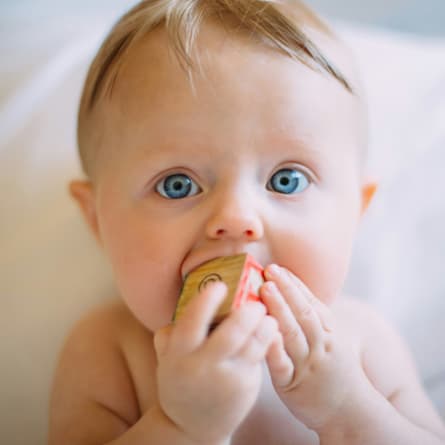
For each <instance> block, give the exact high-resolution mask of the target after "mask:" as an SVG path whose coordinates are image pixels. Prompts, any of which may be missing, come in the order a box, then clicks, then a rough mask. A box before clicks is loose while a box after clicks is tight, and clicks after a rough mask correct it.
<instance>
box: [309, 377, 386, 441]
mask: <svg viewBox="0 0 445 445" xmlns="http://www.w3.org/2000/svg"><path fill="white" fill-rule="evenodd" d="M382 402H383V403H385V404H387V403H388V402H387V401H386V399H384V398H383V396H382V395H381V394H380V393H378V392H377V390H376V389H375V388H374V387H373V386H372V385H371V383H370V382H369V381H368V380H367V379H366V381H365V382H362V384H361V385H358V386H357V387H356V388H355V389H354V390H351V392H350V393H349V397H347V398H345V400H344V401H343V403H342V404H341V405H340V406H339V408H338V410H337V411H336V412H335V413H334V414H333V415H332V416H331V417H330V418H329V419H327V420H326V422H324V423H323V424H322V425H319V426H318V427H317V428H314V431H315V432H316V433H317V434H318V436H319V438H320V444H332V445H333V444H337V443H338V444H344V443H360V437H362V434H363V432H364V431H365V430H366V429H367V428H369V427H372V426H371V425H374V427H375V426H376V425H375V421H374V420H375V419H374V414H375V413H376V412H378V410H379V407H381V404H382ZM373 419H374V420H373Z"/></svg>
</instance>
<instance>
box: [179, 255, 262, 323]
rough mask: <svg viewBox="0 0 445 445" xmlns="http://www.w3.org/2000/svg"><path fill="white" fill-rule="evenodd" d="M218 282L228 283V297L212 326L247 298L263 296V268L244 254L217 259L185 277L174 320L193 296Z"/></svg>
mask: <svg viewBox="0 0 445 445" xmlns="http://www.w3.org/2000/svg"><path fill="white" fill-rule="evenodd" d="M215 281H224V283H225V284H226V285H227V296H226V299H225V300H224V302H223V303H222V304H221V307H220V308H219V311H218V313H217V314H216V316H215V318H214V320H213V325H216V324H218V323H219V322H221V321H222V320H223V318H224V317H226V316H227V315H228V314H229V313H230V311H231V310H232V309H235V308H238V307H239V306H241V305H242V304H243V303H245V302H246V301H248V300H254V301H258V300H259V299H260V298H259V290H260V287H261V285H262V284H263V283H264V278H263V268H262V267H261V266H260V265H259V264H258V263H257V262H256V261H255V260H254V259H253V258H252V257H251V256H250V255H248V254H245V253H243V254H240V255H233V256H227V257H219V258H215V259H213V260H211V261H208V262H207V263H204V264H202V265H201V266H199V267H198V268H196V269H194V270H193V271H191V272H190V273H189V274H188V275H187V276H186V278H185V281H184V285H183V287H182V291H181V295H180V297H179V300H178V304H177V306H176V312H175V315H174V320H177V319H178V318H180V317H181V315H182V313H183V311H184V308H185V307H186V306H187V304H188V303H189V301H190V300H191V299H192V298H193V297H195V296H196V295H197V294H198V293H199V292H200V291H201V290H203V289H204V288H205V287H206V286H207V285H208V284H209V283H212V282H215ZM213 325H212V326H213Z"/></svg>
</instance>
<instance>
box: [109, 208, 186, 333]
mask: <svg viewBox="0 0 445 445" xmlns="http://www.w3.org/2000/svg"><path fill="white" fill-rule="evenodd" d="M109 221H113V223H112V224H111V223H109V224H107V225H106V226H105V227H103V230H102V234H103V241H104V248H105V250H106V253H107V255H108V257H109V259H110V261H111V265H112V268H113V272H114V277H115V280H116V285H117V287H118V289H119V291H120V293H121V297H122V298H123V300H124V301H125V303H126V304H127V306H128V307H129V308H130V310H131V311H132V312H133V314H134V315H135V317H136V318H138V319H139V320H140V321H141V323H142V324H143V325H144V326H146V327H147V328H148V329H150V330H156V329H158V328H160V327H162V326H165V325H166V324H168V323H169V322H170V321H171V319H172V316H173V313H174V310H175V307H176V302H177V299H178V295H179V293H180V289H181V286H182V280H181V275H180V268H181V261H182V258H183V256H184V252H183V251H182V250H181V249H180V246H183V245H184V243H180V242H177V240H175V237H174V235H172V233H171V232H170V231H169V230H167V228H164V230H163V228H162V227H159V226H158V225H157V226H156V227H155V226H153V225H152V224H149V223H147V222H146V221H144V224H141V223H139V222H138V221H137V220H135V219H130V218H124V217H122V215H121V216H120V217H119V218H109Z"/></svg>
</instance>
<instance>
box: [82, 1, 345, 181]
mask: <svg viewBox="0 0 445 445" xmlns="http://www.w3.org/2000/svg"><path fill="white" fill-rule="evenodd" d="M209 19H213V20H214V21H215V20H216V23H219V24H221V25H231V27H232V28H235V29H236V30H237V31H241V32H244V33H245V34H248V35H250V36H251V37H253V38H256V39H257V40H259V41H260V42H262V43H263V44H266V45H269V46H271V47H273V48H276V49H277V51H280V52H282V53H283V54H285V55H287V56H288V57H290V58H292V59H294V60H296V61H299V62H301V63H303V64H305V65H307V66H308V67H310V68H312V69H314V70H318V71H322V72H325V73H327V74H328V75H331V76H333V77H334V78H335V79H336V80H337V81H338V82H340V83H341V84H342V85H343V86H344V87H345V88H346V89H347V90H348V91H350V92H351V93H352V87H351V85H350V84H349V83H348V81H347V80H346V79H345V77H344V76H343V75H342V73H340V71H339V70H338V69H337V68H336V67H335V66H334V65H333V64H332V63H331V62H330V61H329V60H328V59H327V58H326V57H325V56H324V55H323V54H322V53H321V51H320V50H319V49H318V47H317V46H316V45H315V44H314V42H313V41H312V40H311V39H310V38H309V36H308V35H307V34H306V33H305V32H304V31H303V26H304V25H308V26H309V27H312V28H314V29H317V30H319V31H321V32H322V33H324V34H326V35H328V36H331V37H332V32H331V31H330V29H329V28H328V27H327V26H326V25H325V24H324V23H323V22H322V21H321V20H320V18H318V17H317V16H316V15H315V14H314V13H313V12H312V11H311V10H310V9H309V8H308V7H307V6H305V5H304V4H303V3H302V2H301V1H299V0H281V1H280V0H143V1H140V2H139V3H138V4H137V5H136V6H134V7H133V8H132V9H131V10H130V11H129V12H127V13H126V14H125V15H124V16H123V17H122V18H121V19H120V20H119V21H118V22H117V23H116V24H115V25H114V27H113V28H112V30H111V31H110V33H109V35H108V36H107V38H106V39H105V41H104V42H103V44H102V46H101V47H100V49H99V51H98V53H97V54H96V57H95V58H94V60H93V62H92V64H91V66H90V69H89V72H88V74H87V78H86V81H85V85H84V89H83V93H82V97H81V101H80V107H79V114H78V129H77V137H78V146H79V155H80V159H81V163H82V167H83V170H84V172H85V173H86V174H87V175H88V176H91V167H92V164H93V160H94V153H93V152H95V151H96V150H95V149H94V148H93V149H91V148H89V145H90V144H89V143H88V136H87V134H88V131H87V128H88V123H89V120H90V119H89V117H90V114H91V112H92V111H93V109H94V107H95V105H96V104H97V103H98V102H99V101H100V100H101V99H103V98H104V97H111V96H112V93H113V87H114V85H115V83H116V81H117V79H118V76H119V71H120V68H121V67H122V65H123V63H124V60H125V56H126V55H127V54H128V52H129V51H130V49H131V48H132V47H133V45H135V43H137V42H138V41H140V40H141V39H142V38H143V37H145V36H146V35H147V34H148V33H150V32H151V31H153V30H154V29H155V28H157V27H160V26H164V27H165V29H166V31H167V36H168V42H169V44H170V45H171V46H172V48H173V49H174V52H175V54H176V56H177V57H178V60H179V62H180V64H181V66H182V67H183V68H184V69H185V71H186V72H187V73H188V74H190V73H191V72H192V71H193V70H194V69H195V64H194V62H193V58H192V51H193V47H194V43H195V41H196V38H197V36H198V34H199V30H200V26H201V24H202V23H203V21H205V20H209Z"/></svg>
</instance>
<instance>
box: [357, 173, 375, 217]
mask: <svg viewBox="0 0 445 445" xmlns="http://www.w3.org/2000/svg"><path fill="white" fill-rule="evenodd" d="M377 188H378V185H377V182H376V181H375V180H374V179H370V178H367V179H365V180H364V181H363V184H362V190H361V193H362V208H361V212H360V213H361V215H363V214H364V213H365V212H366V210H367V209H368V207H369V204H370V203H371V201H372V198H373V197H374V195H375V193H376V191H377Z"/></svg>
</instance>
